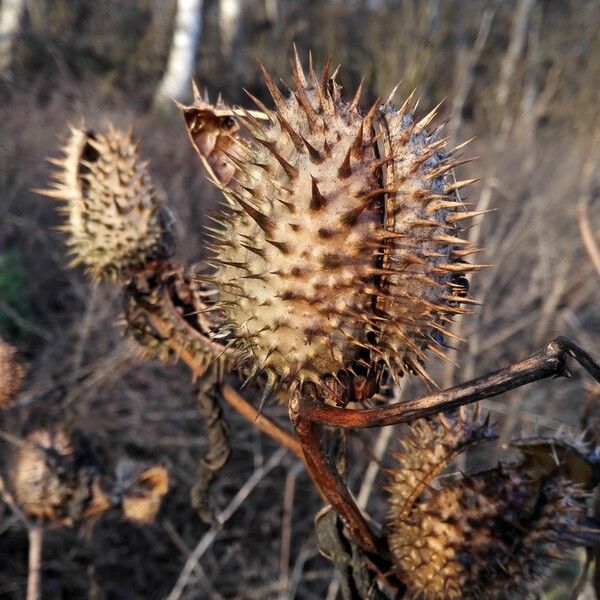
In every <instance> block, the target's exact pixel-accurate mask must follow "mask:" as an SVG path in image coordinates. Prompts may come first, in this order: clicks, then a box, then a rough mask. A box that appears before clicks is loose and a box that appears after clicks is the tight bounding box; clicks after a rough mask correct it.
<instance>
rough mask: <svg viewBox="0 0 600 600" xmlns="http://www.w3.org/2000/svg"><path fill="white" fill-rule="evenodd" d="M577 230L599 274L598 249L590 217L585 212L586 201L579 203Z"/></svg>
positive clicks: (599, 260) (599, 257) (599, 254)
mask: <svg viewBox="0 0 600 600" xmlns="http://www.w3.org/2000/svg"><path fill="white" fill-rule="evenodd" d="M579 231H580V232H581V239H582V240H583V244H584V246H585V249H586V250H587V253H588V255H589V257H590V260H591V261H592V264H593V265H594V268H595V269H596V271H597V272H598V275H600V250H599V249H598V246H597V245H596V241H595V240H594V234H593V233H592V228H591V227H590V219H589V217H588V213H587V203H583V202H582V203H581V204H580V205H579Z"/></svg>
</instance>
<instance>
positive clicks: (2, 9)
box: [0, 0, 25, 75]
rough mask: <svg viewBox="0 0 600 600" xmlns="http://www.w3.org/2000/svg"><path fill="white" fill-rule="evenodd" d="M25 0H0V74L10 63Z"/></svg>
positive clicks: (5, 70) (6, 70) (2, 73)
mask: <svg viewBox="0 0 600 600" xmlns="http://www.w3.org/2000/svg"><path fill="white" fill-rule="evenodd" d="M24 12H25V0H2V4H1V5H0V75H5V74H6V73H7V72H8V70H9V69H10V66H11V64H12V50H13V44H14V41H15V37H16V36H17V34H18V33H19V27H20V23H21V17H22V16H23V13H24Z"/></svg>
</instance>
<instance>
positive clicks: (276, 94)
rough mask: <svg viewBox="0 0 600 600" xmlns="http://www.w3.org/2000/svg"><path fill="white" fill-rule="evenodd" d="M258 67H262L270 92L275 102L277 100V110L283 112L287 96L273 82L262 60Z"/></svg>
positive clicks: (261, 70)
mask: <svg viewBox="0 0 600 600" xmlns="http://www.w3.org/2000/svg"><path fill="white" fill-rule="evenodd" d="M258 67H259V68H260V72H261V73H262V76H263V79H264V81H265V84H266V86H267V89H268V90H269V94H271V98H273V102H275V106H276V107H277V110H278V111H280V112H283V111H284V110H285V108H286V102H285V98H284V97H283V96H282V95H281V92H280V91H279V88H278V87H277V86H276V85H275V83H273V80H272V79H271V76H270V75H269V73H268V72H267V70H266V69H265V68H264V66H263V65H262V63H261V62H260V61H259V63H258Z"/></svg>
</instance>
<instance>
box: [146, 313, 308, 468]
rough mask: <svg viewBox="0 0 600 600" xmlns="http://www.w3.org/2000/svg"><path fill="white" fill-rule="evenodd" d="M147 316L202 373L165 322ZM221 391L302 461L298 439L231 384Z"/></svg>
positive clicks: (184, 357) (189, 364)
mask: <svg viewBox="0 0 600 600" xmlns="http://www.w3.org/2000/svg"><path fill="white" fill-rule="evenodd" d="M148 317H149V319H151V321H152V325H153V327H155V329H156V331H157V332H159V333H160V334H161V335H163V336H164V337H165V340H166V342H167V343H168V344H169V346H171V348H172V349H173V350H174V351H175V352H176V353H177V355H178V356H179V358H180V359H181V360H183V362H184V363H185V364H186V365H187V366H188V367H189V368H190V370H191V371H192V374H193V375H195V376H198V375H200V374H202V373H204V369H202V368H201V366H200V365H199V364H198V360H197V359H196V357H195V356H194V354H193V353H192V352H191V351H190V350H188V349H187V348H185V347H184V346H182V345H181V344H178V343H177V342H176V341H175V340H173V339H172V338H170V337H169V335H168V332H169V328H168V326H167V325H166V324H165V323H163V322H162V320H161V319H160V317H159V316H158V315H156V314H155V313H151V312H149V313H148ZM221 392H222V395H223V400H225V402H227V404H229V406H231V408H233V409H234V410H235V411H237V412H238V413H239V414H240V415H241V416H242V417H244V418H245V419H246V420H247V421H248V422H250V423H251V424H252V425H254V426H255V427H258V428H259V429H260V430H261V431H262V432H263V433H265V434H267V435H268V436H270V437H271V438H273V439H274V440H275V441H276V442H277V443H278V444H281V445H282V446H284V447H285V448H287V449H288V450H289V451H290V452H292V453H293V454H294V455H295V456H296V457H297V458H299V459H300V460H301V461H302V462H304V455H303V453H302V448H301V446H300V444H299V442H298V440H297V439H296V438H295V437H294V436H293V434H291V433H289V432H287V431H285V429H283V428H281V427H280V426H279V425H277V423H275V422H274V421H272V420H271V419H269V418H268V417H266V416H264V415H262V414H260V413H259V412H258V410H257V409H256V408H254V406H252V405H251V404H250V403H249V402H248V401H247V400H246V399H245V398H243V397H242V396H241V395H240V394H239V393H238V392H236V391H235V390H234V389H233V388H232V387H231V386H229V385H227V384H225V385H223V387H222V388H221Z"/></svg>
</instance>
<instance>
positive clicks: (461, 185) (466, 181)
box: [444, 177, 481, 194]
mask: <svg viewBox="0 0 600 600" xmlns="http://www.w3.org/2000/svg"><path fill="white" fill-rule="evenodd" d="M480 180H481V177H475V178H473V179H463V180H462V181H455V182H454V183H451V184H449V185H447V186H446V189H445V190H444V191H445V193H446V194H448V193H449V192H454V191H456V190H460V189H462V188H464V187H467V186H468V185H471V184H472V183H476V182H477V181H480Z"/></svg>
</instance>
